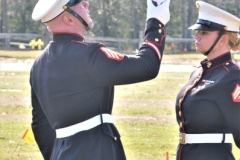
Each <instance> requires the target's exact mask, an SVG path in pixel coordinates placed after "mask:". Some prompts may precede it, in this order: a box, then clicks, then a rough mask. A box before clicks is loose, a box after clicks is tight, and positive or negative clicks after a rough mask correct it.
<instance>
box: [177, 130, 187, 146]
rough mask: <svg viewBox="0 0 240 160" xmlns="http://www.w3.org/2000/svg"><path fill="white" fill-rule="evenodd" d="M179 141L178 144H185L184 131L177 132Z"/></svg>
mask: <svg viewBox="0 0 240 160" xmlns="http://www.w3.org/2000/svg"><path fill="white" fill-rule="evenodd" d="M179 143H180V144H184V145H185V144H186V134H185V133H179Z"/></svg>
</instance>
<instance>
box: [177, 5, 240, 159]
mask: <svg viewBox="0 0 240 160" xmlns="http://www.w3.org/2000/svg"><path fill="white" fill-rule="evenodd" d="M196 5H197V8H198V10H199V16H198V20H197V23H196V24H194V25H193V26H191V27H190V29H192V30H196V35H195V47H196V50H197V51H198V52H201V53H203V54H204V55H206V56H207V58H206V59H205V60H203V61H202V62H201V66H200V67H198V68H197V69H196V70H195V71H194V72H193V73H192V74H191V76H190V79H189V81H188V82H187V83H186V84H185V85H184V87H183V88H182V89H181V91H180V92H179V94H178V96H177V100H176V118H177V122H178V124H179V127H180V129H179V131H180V135H179V140H180V143H179V145H178V149H177V157H176V159H177V160H234V159H235V158H234V156H233V154H232V144H231V143H232V140H231V139H232V136H233V138H234V142H235V144H236V146H237V147H238V148H240V69H239V66H238V65H237V64H236V63H235V62H234V61H233V60H232V57H231V53H230V50H231V49H232V50H233V51H236V50H239V49H240V38H239V37H238V33H239V27H240V19H239V18H237V17H235V16H233V15H231V14H229V13H227V12H225V11H223V10H221V9H219V8H216V7H214V6H212V5H210V4H208V3H205V2H201V1H197V2H196Z"/></svg>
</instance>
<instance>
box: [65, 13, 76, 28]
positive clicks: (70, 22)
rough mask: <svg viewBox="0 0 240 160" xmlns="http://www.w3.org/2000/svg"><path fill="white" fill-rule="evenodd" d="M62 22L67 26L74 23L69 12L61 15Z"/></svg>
mask: <svg viewBox="0 0 240 160" xmlns="http://www.w3.org/2000/svg"><path fill="white" fill-rule="evenodd" d="M62 20H63V22H64V23H65V24H66V25H68V26H72V25H74V19H73V18H72V16H70V15H69V14H65V15H64V16H63V17H62Z"/></svg>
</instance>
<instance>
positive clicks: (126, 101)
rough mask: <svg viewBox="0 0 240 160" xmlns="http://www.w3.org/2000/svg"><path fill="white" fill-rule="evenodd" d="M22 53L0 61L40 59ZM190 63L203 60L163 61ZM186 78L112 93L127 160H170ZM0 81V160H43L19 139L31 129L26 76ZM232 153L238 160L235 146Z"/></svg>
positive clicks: (171, 76)
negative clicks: (177, 104)
mask: <svg viewBox="0 0 240 160" xmlns="http://www.w3.org/2000/svg"><path fill="white" fill-rule="evenodd" d="M25 52H26V53H25ZM25 52H23V51H21V52H5V51H0V57H14V58H21V59H25V58H31V57H36V56H37V55H38V54H39V51H25ZM190 57H191V58H193V57H194V58H197V60H200V59H202V57H201V55H199V54H188V55H165V56H164V58H165V59H166V60H174V61H177V60H179V59H182V60H186V59H189V58H190ZM236 57H237V58H239V59H240V57H239V56H236ZM189 75H190V73H188V72H187V73H165V72H161V73H160V74H159V76H158V77H157V78H156V79H154V80H151V81H147V82H142V83H137V84H131V85H122V86H117V87H116V90H115V100H114V108H113V115H114V117H115V122H116V126H117V128H118V130H119V132H120V134H121V136H122V137H121V138H122V142H123V145H124V149H125V152H126V155H127V158H128V159H129V160H156V159H160V160H164V159H165V154H166V152H169V154H170V160H174V159H175V151H176V147H177V144H178V126H177V123H176V120H175V109H174V105H175V98H176V95H177V93H178V92H179V90H180V89H181V87H182V85H183V84H184V83H185V82H186V81H187V79H188V78H189ZM0 79H1V81H0V121H1V123H0V155H1V158H0V159H2V160H22V159H24V160H42V157H41V154H40V152H39V150H38V148H37V145H36V143H34V144H32V145H29V144H27V143H25V142H24V141H23V140H22V138H21V137H22V136H23V134H24V132H25V130H26V129H28V128H30V123H31V104H30V86H29V73H28V72H4V71H0ZM233 152H234V155H235V157H236V160H240V153H239V149H238V148H237V147H236V146H235V145H234V147H233Z"/></svg>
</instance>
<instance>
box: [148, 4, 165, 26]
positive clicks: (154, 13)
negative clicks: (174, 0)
mask: <svg viewBox="0 0 240 160" xmlns="http://www.w3.org/2000/svg"><path fill="white" fill-rule="evenodd" d="M169 4H170V0H147V6H148V8H147V20H148V19H150V18H156V19H158V20H159V21H161V22H162V23H163V24H164V25H165V24H167V22H168V21H169V20H170V12H169Z"/></svg>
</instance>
